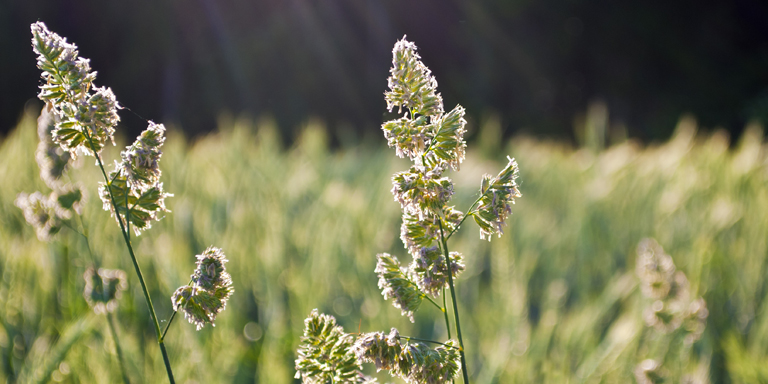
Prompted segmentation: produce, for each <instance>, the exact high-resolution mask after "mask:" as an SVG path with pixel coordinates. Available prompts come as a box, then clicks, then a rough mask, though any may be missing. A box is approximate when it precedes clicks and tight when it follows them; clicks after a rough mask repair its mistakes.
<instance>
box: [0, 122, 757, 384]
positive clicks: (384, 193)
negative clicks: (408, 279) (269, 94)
mask: <svg viewBox="0 0 768 384" xmlns="http://www.w3.org/2000/svg"><path fill="white" fill-rule="evenodd" d="M34 119H35V116H32V115H31V114H28V115H26V116H25V118H24V119H23V120H22V121H21V123H20V124H19V126H18V128H17V129H16V130H15V131H13V132H12V133H11V134H10V135H9V136H8V137H6V138H5V139H4V140H3V141H2V144H1V145H0V180H2V184H1V185H2V186H1V187H0V358H1V359H2V361H1V362H0V382H8V383H13V382H29V381H34V380H39V381H47V380H53V381H56V382H66V383H104V382H119V381H120V380H121V374H120V368H119V364H118V359H117V356H116V352H115V342H114V340H113V338H112V337H111V335H110V331H109V327H108V322H107V317H105V316H103V315H95V314H92V311H91V310H90V309H89V308H88V306H87V304H86V302H85V300H84V299H83V295H82V292H83V287H84V285H85V281H84V280H83V278H82V274H83V272H84V270H85V269H86V268H87V267H88V266H90V265H91V264H92V261H91V256H89V255H88V252H87V250H86V249H87V248H86V245H85V242H84V241H83V238H82V237H81V236H79V235H77V234H75V233H74V232H72V231H71V230H68V229H64V230H62V232H61V233H60V234H58V235H57V237H56V240H55V241H54V242H52V243H43V242H40V241H39V240H37V238H36V237H35V233H34V230H33V229H32V228H31V227H30V226H29V225H27V224H26V222H25V221H24V218H23V216H22V214H21V211H20V210H19V209H18V208H16V207H15V206H14V205H13V201H14V199H15V197H16V194H17V193H19V192H33V191H35V190H42V191H46V187H45V186H44V184H43V183H42V181H41V180H40V178H39V177H38V170H37V165H36V163H35V161H34V150H35V147H36V145H37V138H36V127H35V120H34ZM489 132H490V131H489ZM676 132H677V133H676V134H675V136H674V137H673V138H672V139H671V140H670V141H669V142H667V143H664V144H662V145H657V146H649V147H645V146H641V145H638V144H636V143H633V142H626V143H623V144H619V145H615V146H612V147H610V148H608V149H607V150H604V151H601V152H599V153H593V152H590V151H588V150H575V149H573V148H570V147H568V146H564V145H559V144H553V143H546V142H541V141H535V140H530V139H525V138H517V139H513V140H511V141H509V142H507V143H504V144H500V142H501V141H500V140H494V139H493V138H491V139H487V138H486V139H485V140H480V142H481V143H486V144H484V145H483V144H479V145H477V146H475V147H472V146H471V147H470V150H469V153H468V158H467V161H466V162H465V164H464V165H463V166H462V170H461V172H458V173H451V174H450V175H449V176H450V177H452V178H453V179H454V181H455V182H456V185H457V194H456V196H455V197H454V202H455V203H456V205H457V208H458V209H462V210H463V209H466V206H468V205H469V204H470V203H471V201H472V200H473V197H475V193H476V190H477V188H478V187H479V180H480V175H481V174H482V173H485V172H487V173H493V174H495V173H497V172H498V171H499V170H500V169H501V168H502V166H503V164H504V162H505V156H506V155H507V154H509V155H511V156H513V157H515V158H517V160H518V163H519V164H520V168H521V177H520V180H521V181H522V185H521V191H522V193H523V198H522V199H519V200H518V204H517V205H516V206H515V209H514V214H513V216H512V217H511V219H510V220H509V222H508V226H507V227H506V233H505V234H504V236H503V237H501V238H494V239H493V241H491V242H490V243H488V242H485V241H481V240H480V239H479V236H478V229H477V227H476V226H475V225H474V223H471V222H469V221H468V222H467V223H466V224H465V225H464V227H463V228H462V229H461V231H459V232H458V234H457V236H454V237H455V240H454V241H453V243H452V244H451V250H457V251H460V252H462V253H464V254H465V256H466V261H467V268H466V272H465V273H464V274H463V275H462V276H461V278H460V279H459V281H458V282H457V294H458V296H459V297H458V298H459V307H460V311H461V316H462V328H463V331H464V340H465V344H466V350H467V353H468V356H467V358H468V367H469V370H470V376H471V377H472V382H473V383H513V382H520V383H523V382H533V383H581V382H589V383H592V382H604V383H627V382H633V380H635V379H634V374H633V371H634V370H635V367H636V366H637V365H638V364H639V363H640V362H641V361H643V360H645V359H647V358H654V359H656V360H658V361H660V362H661V363H662V368H661V371H660V372H661V373H662V374H665V375H666V376H667V378H668V379H669V382H681V380H682V377H683V376H686V377H687V378H690V379H692V380H695V381H693V382H699V383H705V382H712V383H730V382H732V383H757V382H767V381H768V368H766V366H765V364H764V363H765V361H767V360H766V359H768V305H766V304H767V303H766V301H765V299H766V295H767V294H768V283H767V282H766V281H767V280H768V279H766V277H767V276H768V263H766V261H767V260H768V258H767V257H766V256H768V254H767V253H766V251H767V249H768V248H767V244H766V240H767V239H768V237H767V236H766V235H767V234H768V193H766V188H765V187H766V185H767V184H766V182H767V181H768V167H766V147H765V146H764V145H763V144H762V142H763V137H762V133H761V132H760V131H759V130H758V129H750V130H747V133H746V134H745V136H744V137H743V138H742V139H741V141H740V142H739V143H737V144H736V145H734V146H733V147H732V148H729V141H728V138H727V137H725V136H724V135H723V134H721V133H715V134H713V135H704V134H700V135H696V132H695V126H693V124H692V123H690V122H685V121H684V122H682V123H681V126H680V127H678V129H677V131H676ZM384 143H385V141H384V139H383V138H382V139H381V140H380V141H379V142H376V143H375V144H369V145H361V146H357V147H349V148H343V149H340V150H336V151H330V150H328V148H327V145H326V136H325V133H324V130H323V128H322V127H321V126H320V125H319V124H316V123H309V124H307V127H306V129H305V130H304V134H303V136H302V137H301V138H300V140H298V141H297V143H296V144H295V146H294V147H291V148H281V145H280V143H279V141H278V140H277V136H276V131H275V127H273V126H272V125H270V123H269V122H268V121H262V122H259V123H257V124H253V123H249V122H248V121H236V120H229V121H224V120H223V121H222V122H221V124H220V131H219V132H218V133H215V134H212V135H210V136H207V137H205V138H203V139H200V140H198V141H196V142H194V143H190V142H187V141H186V140H185V138H184V137H183V136H182V135H180V134H178V133H173V132H172V133H171V134H170V135H169V138H168V140H167V142H166V145H165V147H164V155H163V159H162V162H161V167H162V169H163V172H164V173H163V180H164V182H165V189H166V190H167V191H169V192H171V193H174V194H175V196H174V197H173V198H171V199H169V201H168V207H169V208H170V209H171V210H172V211H173V212H172V213H169V214H168V215H167V217H166V218H165V219H163V220H162V221H161V222H159V223H157V224H155V225H154V227H153V228H152V229H151V230H149V231H147V232H145V233H144V234H143V235H141V236H140V237H137V238H135V240H134V241H135V244H136V248H137V253H138V258H139V261H140V263H141V265H142V268H143V270H144V273H145V276H146V277H147V280H148V281H149V287H150V291H151V294H152V297H153V302H154V303H155V307H156V308H157V310H158V316H159V317H160V318H161V319H167V318H168V317H169V316H170V313H171V310H172V309H171V303H170V299H169V297H170V294H171V293H172V292H173V291H174V290H175V289H176V288H177V287H178V286H181V285H184V284H186V283H187V281H188V279H189V275H190V274H191V273H192V271H193V269H194V260H195V259H194V255H195V254H196V253H200V252H202V251H203V250H204V249H205V248H206V247H207V246H209V245H216V246H218V247H221V248H222V249H223V250H224V252H225V253H226V255H227V256H228V258H229V260H230V263H229V265H228V266H229V268H230V272H231V274H232V278H233V280H234V283H235V293H234V295H233V297H232V299H231V300H230V302H229V304H228V306H227V309H226V311H225V312H224V313H222V314H221V315H220V316H219V318H218V319H217V322H216V327H215V328H211V327H206V328H205V329H203V330H202V331H200V332H196V331H195V330H194V327H193V326H192V325H190V324H189V323H187V322H186V321H184V320H183V319H182V318H179V319H177V321H176V322H174V324H173V326H172V327H171V329H170V331H169V334H168V337H167V338H166V343H167V346H168V350H169V353H170V356H171V362H172V365H173V367H174V371H175V373H176V378H177V381H178V382H179V383H189V384H192V383H229V382H237V383H250V382H261V383H277V384H279V383H290V382H295V380H294V379H293V375H294V370H293V360H294V359H295V349H296V347H297V345H298V341H299V340H298V339H299V337H300V335H301V332H302V327H303V319H304V318H305V317H306V316H307V315H308V314H309V312H310V311H311V310H312V309H313V308H318V309H319V310H320V311H322V312H326V313H329V314H333V315H334V316H336V317H337V319H338V320H339V322H340V323H341V324H342V325H344V326H345V329H346V330H347V331H348V332H357V331H358V330H360V331H363V332H368V331H375V330H381V331H388V330H389V328H390V327H397V328H398V329H399V330H400V332H401V333H402V334H403V335H410V336H416V337H424V338H432V339H444V338H445V329H444V323H443V318H442V316H440V315H441V314H440V313H438V312H437V311H436V310H435V309H434V308H433V307H431V306H428V305H425V306H423V308H422V309H421V310H420V311H419V312H417V314H416V322H415V324H411V323H410V322H409V321H408V320H407V318H404V317H401V316H400V314H399V312H400V311H399V310H397V309H395V308H394V307H392V305H391V304H390V303H388V302H386V301H384V299H383V297H382V296H381V294H380V292H379V290H378V288H377V286H376V280H377V279H376V276H375V274H374V273H373V269H374V266H375V255H376V253H378V252H384V251H386V252H390V253H392V254H395V255H397V256H399V257H400V258H401V259H405V260H408V258H407V257H406V252H405V250H404V249H403V246H402V243H401V242H400V240H399V225H400V218H399V206H398V204H397V203H396V202H394V201H393V198H392V195H391V194H390V192H389V190H390V188H391V182H390V176H391V174H392V173H394V172H396V171H398V170H403V169H405V168H406V167H407V163H406V162H404V161H402V160H400V159H396V158H395V156H394V152H393V151H392V150H389V149H386V148H385V144H384ZM116 148H121V146H120V145H118V147H116ZM116 156H117V150H116V149H114V148H112V149H110V152H108V153H107V154H106V158H107V159H108V160H107V163H111V159H114V158H116ZM92 162H93V159H92V158H85V159H84V160H83V163H84V164H83V165H82V166H81V167H80V168H79V169H77V170H74V171H72V172H71V176H72V179H74V180H77V181H79V182H81V183H82V184H83V185H84V186H86V189H87V191H88V194H89V199H88V202H87V204H86V207H85V210H84V222H85V224H86V226H87V228H88V231H89V235H90V245H91V248H92V249H93V253H94V254H95V258H96V262H97V263H98V264H99V265H100V266H103V267H105V268H121V269H123V270H125V271H126V272H127V273H128V276H129V289H128V292H127V294H125V295H124V296H123V298H122V299H121V301H120V306H119V309H118V310H117V312H116V325H117V332H118V334H119V336H120V345H121V347H122V349H123V351H124V352H125V355H126V365H127V371H128V376H129V377H130V379H131V381H132V382H134V383H141V382H144V383H159V382H163V381H164V380H165V370H164V367H163V365H162V360H161V358H160V353H159V349H158V348H157V345H156V343H155V341H154V337H155V335H154V330H153V329H152V326H151V325H150V317H149V315H148V311H147V308H146V305H145V303H144V299H143V297H142V293H141V288H140V286H139V284H138V281H137V279H136V276H135V273H134V271H133V269H132V266H131V263H130V259H129V257H128V254H127V252H126V251H125V247H124V245H123V244H122V243H121V238H120V232H119V229H118V227H117V224H116V223H115V222H114V219H112V218H110V217H109V215H108V214H107V213H106V212H104V211H102V209H101V202H100V201H99V200H98V198H97V196H96V193H97V192H96V183H97V181H98V177H99V174H98V173H97V172H98V170H97V168H96V167H94V166H93V165H92ZM645 237H653V238H655V239H656V240H658V242H659V243H660V244H661V245H662V246H663V247H664V248H665V250H666V251H667V253H669V254H670V255H672V257H673V259H674V261H675V264H676V266H677V269H678V270H681V271H683V272H685V274H686V275H687V276H688V280H689V281H690V283H691V291H692V293H693V294H694V295H698V296H703V297H704V299H705V300H706V302H707V306H708V308H709V318H708V319H707V327H706V330H705V332H704V334H703V336H702V338H701V339H700V340H699V341H697V342H696V343H695V344H693V345H692V346H690V347H685V346H684V343H683V341H682V340H681V338H680V337H679V335H678V334H676V333H673V334H661V333H659V332H657V331H655V330H654V329H652V328H649V327H647V326H646V325H645V322H644V320H643V311H644V309H645V308H646V307H647V306H648V305H649V304H650V300H649V299H646V298H644V297H643V296H642V294H641V293H640V290H639V288H638V287H639V285H638V284H639V282H638V278H637V276H636V275H635V272H634V267H635V258H636V253H635V249H636V247H637V244H638V242H639V241H640V240H641V239H643V238H645ZM366 369H368V370H370V369H371V367H367V368H366ZM372 373H373V372H372ZM380 377H381V378H385V376H380Z"/></svg>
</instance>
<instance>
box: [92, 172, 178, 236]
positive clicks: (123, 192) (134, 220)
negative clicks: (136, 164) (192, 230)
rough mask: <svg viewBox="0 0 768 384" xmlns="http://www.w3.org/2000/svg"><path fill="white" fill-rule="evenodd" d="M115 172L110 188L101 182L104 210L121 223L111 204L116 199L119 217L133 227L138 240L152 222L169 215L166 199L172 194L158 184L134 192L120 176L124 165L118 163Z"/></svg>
mask: <svg viewBox="0 0 768 384" xmlns="http://www.w3.org/2000/svg"><path fill="white" fill-rule="evenodd" d="M115 168H116V170H115V171H112V172H110V174H109V179H110V181H109V184H107V183H103V182H99V198H101V202H102V207H103V208H104V210H105V211H109V212H110V213H111V214H112V217H114V218H115V220H118V222H119V220H120V218H119V217H118V216H117V215H115V206H114V205H113V204H112V198H113V197H114V199H115V203H116V204H117V209H118V211H119V214H120V216H121V217H123V218H127V220H128V221H129V222H130V223H131V224H133V230H134V233H136V235H137V236H138V235H140V234H141V231H144V230H147V229H149V228H151V227H152V221H153V220H155V221H158V220H160V219H162V218H163V216H162V214H163V213H165V212H170V210H168V208H166V207H165V199H166V198H167V197H171V196H173V194H171V193H167V192H165V191H164V190H163V183H156V184H154V185H153V186H151V187H149V188H147V189H145V190H141V189H139V188H131V187H129V186H128V180H127V178H126V176H125V175H124V174H123V172H121V169H122V167H121V165H120V164H119V163H117V162H115ZM107 185H108V186H109V189H107ZM110 190H111V192H112V195H111V196H110ZM126 196H127V197H126Z"/></svg>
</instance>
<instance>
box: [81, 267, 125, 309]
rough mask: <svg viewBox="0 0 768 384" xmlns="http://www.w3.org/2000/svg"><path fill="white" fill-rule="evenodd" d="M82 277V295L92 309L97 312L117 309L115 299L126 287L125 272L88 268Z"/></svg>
mask: <svg viewBox="0 0 768 384" xmlns="http://www.w3.org/2000/svg"><path fill="white" fill-rule="evenodd" d="M83 278H84V279H85V291H84V292H83V296H85V301H86V302H87V303H88V305H89V306H90V307H91V308H92V309H93V311H94V312H96V313H99V314H103V313H107V312H114V311H115V309H117V300H118V299H119V298H120V296H121V295H122V292H123V291H124V290H125V289H126V288H127V287H128V282H127V280H126V276H125V272H123V271H121V270H119V269H104V268H99V269H98V270H95V269H93V268H88V269H87V270H86V271H85V274H83Z"/></svg>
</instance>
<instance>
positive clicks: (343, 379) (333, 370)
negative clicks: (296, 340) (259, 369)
mask: <svg viewBox="0 0 768 384" xmlns="http://www.w3.org/2000/svg"><path fill="white" fill-rule="evenodd" d="M353 340H354V338H353V337H352V335H349V334H347V333H345V332H344V329H343V328H342V327H341V326H340V325H336V318H334V317H333V316H330V315H326V314H321V313H319V312H318V311H317V309H314V310H312V312H311V313H310V314H309V317H308V318H307V319H306V320H304V335H303V336H302V337H301V346H300V347H299V357H298V358H297V359H296V378H297V379H301V382H302V383H305V384H326V383H340V384H341V383H349V384H352V383H375V382H376V379H372V378H370V377H367V376H365V375H363V373H362V366H361V365H360V362H359V360H358V359H357V358H356V357H355V355H354V353H353V352H352V343H353Z"/></svg>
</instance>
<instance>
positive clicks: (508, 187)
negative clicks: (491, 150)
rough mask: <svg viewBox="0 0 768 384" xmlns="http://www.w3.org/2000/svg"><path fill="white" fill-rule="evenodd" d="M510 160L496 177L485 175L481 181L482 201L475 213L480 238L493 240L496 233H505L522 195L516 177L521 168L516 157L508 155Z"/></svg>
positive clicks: (499, 234)
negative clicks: (514, 207)
mask: <svg viewBox="0 0 768 384" xmlns="http://www.w3.org/2000/svg"><path fill="white" fill-rule="evenodd" d="M507 159H508V160H509V162H508V163H507V166H506V167H504V169H503V170H502V171H501V172H499V174H498V175H497V176H496V177H493V176H491V175H488V174H486V175H483V179H482V182H481V183H480V194H481V196H482V197H481V198H480V202H479V205H478V210H477V212H475V214H474V215H473V216H474V218H475V222H476V223H477V225H478V226H480V238H481V239H487V240H488V241H490V240H491V237H492V236H493V235H494V234H497V235H498V236H499V237H501V235H502V234H503V233H504V228H503V227H504V225H505V224H506V221H507V217H509V215H511V214H512V204H515V199H516V198H519V197H522V194H520V190H519V189H518V185H517V182H516V179H517V178H518V176H519V172H520V171H519V169H518V168H517V162H516V161H515V159H513V158H510V157H507Z"/></svg>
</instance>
